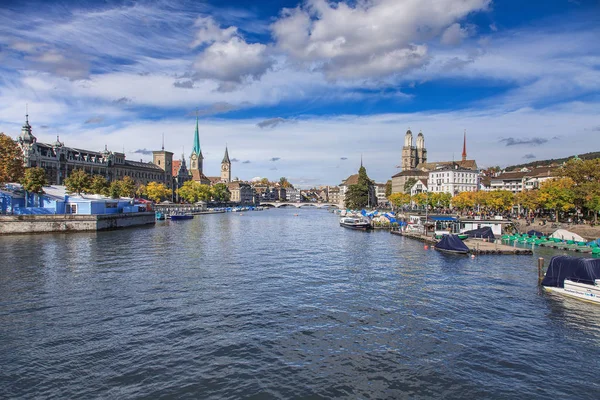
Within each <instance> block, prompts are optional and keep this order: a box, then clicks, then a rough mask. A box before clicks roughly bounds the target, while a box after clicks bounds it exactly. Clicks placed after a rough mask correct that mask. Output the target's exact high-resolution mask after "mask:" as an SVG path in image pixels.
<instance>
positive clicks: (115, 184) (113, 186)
mask: <svg viewBox="0 0 600 400" xmlns="http://www.w3.org/2000/svg"><path fill="white" fill-rule="evenodd" d="M121 183H122V181H118V180H116V181H112V182H111V183H110V185H109V186H108V190H107V193H108V195H109V196H110V197H111V198H113V199H118V198H119V197H121V190H122V189H121Z"/></svg>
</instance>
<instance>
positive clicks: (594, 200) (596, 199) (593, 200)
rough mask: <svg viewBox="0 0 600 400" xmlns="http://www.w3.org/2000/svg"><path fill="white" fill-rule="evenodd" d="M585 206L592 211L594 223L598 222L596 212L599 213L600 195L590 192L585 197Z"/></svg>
mask: <svg viewBox="0 0 600 400" xmlns="http://www.w3.org/2000/svg"><path fill="white" fill-rule="evenodd" d="M584 205H585V207H586V208H587V209H588V210H590V211H593V212H594V224H597V223H598V213H600V195H598V194H595V193H591V194H589V195H588V196H586V198H585V203H584Z"/></svg>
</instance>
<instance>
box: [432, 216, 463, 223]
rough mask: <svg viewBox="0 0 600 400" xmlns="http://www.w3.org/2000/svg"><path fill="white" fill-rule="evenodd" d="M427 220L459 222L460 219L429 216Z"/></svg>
mask: <svg viewBox="0 0 600 400" xmlns="http://www.w3.org/2000/svg"><path fill="white" fill-rule="evenodd" d="M427 219H429V220H431V221H436V222H437V221H458V219H456V218H454V217H444V216H437V215H436V216H433V217H432V216H429V217H428V218H427Z"/></svg>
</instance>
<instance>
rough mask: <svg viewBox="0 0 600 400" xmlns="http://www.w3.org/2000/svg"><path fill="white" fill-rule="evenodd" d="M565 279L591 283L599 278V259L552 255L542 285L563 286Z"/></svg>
mask: <svg viewBox="0 0 600 400" xmlns="http://www.w3.org/2000/svg"><path fill="white" fill-rule="evenodd" d="M565 279H570V280H572V281H574V282H581V283H588V284H592V285H593V284H594V281H595V280H596V279H600V259H592V258H578V257H570V256H554V257H552V259H551V260H550V265H548V271H546V276H545V277H544V280H543V281H542V286H549V287H564V285H565V284H564V282H565Z"/></svg>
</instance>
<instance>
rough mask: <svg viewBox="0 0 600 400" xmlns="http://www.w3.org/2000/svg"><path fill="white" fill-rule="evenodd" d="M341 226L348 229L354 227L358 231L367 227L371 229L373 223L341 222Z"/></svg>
mask: <svg viewBox="0 0 600 400" xmlns="http://www.w3.org/2000/svg"><path fill="white" fill-rule="evenodd" d="M340 226H342V227H344V228H348V229H354V230H357V231H366V230H367V229H371V224H369V223H366V222H365V223H361V224H345V223H343V222H340Z"/></svg>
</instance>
